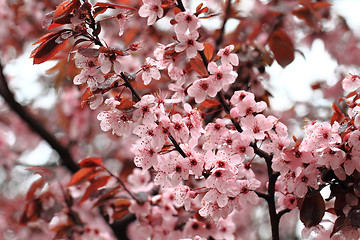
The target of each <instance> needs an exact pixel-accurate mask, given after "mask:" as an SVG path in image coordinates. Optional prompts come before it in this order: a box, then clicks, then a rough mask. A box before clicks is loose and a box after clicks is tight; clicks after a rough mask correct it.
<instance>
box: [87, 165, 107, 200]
mask: <svg viewBox="0 0 360 240" xmlns="http://www.w3.org/2000/svg"><path fill="white" fill-rule="evenodd" d="M84 169H86V168H84ZM110 178H111V176H103V177H99V178H98V179H96V181H94V182H93V183H91V184H90V186H89V187H88V188H87V189H86V191H85V193H84V195H83V197H82V198H81V201H80V203H83V202H84V201H86V200H87V199H88V198H89V197H90V196H91V194H93V193H94V192H96V191H97V190H98V189H99V188H101V187H103V186H104V185H105V184H106V183H107V182H108V181H109V179H110Z"/></svg>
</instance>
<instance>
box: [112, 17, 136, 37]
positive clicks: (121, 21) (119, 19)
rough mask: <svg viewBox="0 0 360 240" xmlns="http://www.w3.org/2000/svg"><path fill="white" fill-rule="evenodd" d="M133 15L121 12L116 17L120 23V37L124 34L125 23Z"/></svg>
mask: <svg viewBox="0 0 360 240" xmlns="http://www.w3.org/2000/svg"><path fill="white" fill-rule="evenodd" d="M131 17H132V15H131V14H130V12H129V11H125V12H121V13H119V14H117V15H116V18H117V20H118V21H119V30H120V31H119V36H122V35H123V34H124V29H125V22H126V21H128V20H129V19H130V18H131Z"/></svg>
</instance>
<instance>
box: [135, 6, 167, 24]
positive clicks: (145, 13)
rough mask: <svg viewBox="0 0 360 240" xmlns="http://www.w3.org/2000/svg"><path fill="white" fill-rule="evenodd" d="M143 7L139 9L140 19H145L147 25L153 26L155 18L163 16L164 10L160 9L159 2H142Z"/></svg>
mask: <svg viewBox="0 0 360 240" xmlns="http://www.w3.org/2000/svg"><path fill="white" fill-rule="evenodd" d="M143 3H144V5H142V6H141V7H140V9H139V15H140V17H144V18H145V17H147V18H148V19H147V24H148V25H153V24H154V23H155V22H156V19H157V18H161V17H162V16H163V15H164V10H163V9H162V8H161V0H143Z"/></svg>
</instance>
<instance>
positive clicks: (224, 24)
mask: <svg viewBox="0 0 360 240" xmlns="http://www.w3.org/2000/svg"><path fill="white" fill-rule="evenodd" d="M230 12H231V0H227V3H226V9H225V15H224V20H223V24H222V26H221V29H220V33H219V36H218V38H217V39H216V41H215V44H216V50H218V47H219V46H220V45H221V43H222V41H223V38H224V34H225V26H226V23H227V21H228V19H229V16H230Z"/></svg>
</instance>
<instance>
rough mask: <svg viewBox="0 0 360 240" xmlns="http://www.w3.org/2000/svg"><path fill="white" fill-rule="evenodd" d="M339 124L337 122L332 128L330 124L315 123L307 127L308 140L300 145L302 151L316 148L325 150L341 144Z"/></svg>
mask: <svg viewBox="0 0 360 240" xmlns="http://www.w3.org/2000/svg"><path fill="white" fill-rule="evenodd" d="M339 126H340V125H339V124H338V123H337V122H335V123H334V124H333V125H332V126H331V125H330V123H328V122H323V123H320V122H315V123H314V124H310V125H308V126H306V135H307V136H306V138H304V140H303V141H302V142H301V144H300V147H299V149H300V151H303V150H305V151H309V150H310V151H311V150H315V149H316V148H323V147H327V146H331V145H334V144H336V143H341V137H340V135H339V134H338V130H339Z"/></svg>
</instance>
